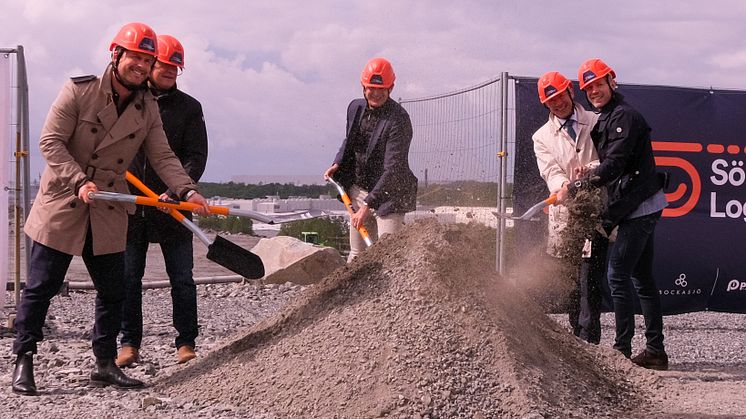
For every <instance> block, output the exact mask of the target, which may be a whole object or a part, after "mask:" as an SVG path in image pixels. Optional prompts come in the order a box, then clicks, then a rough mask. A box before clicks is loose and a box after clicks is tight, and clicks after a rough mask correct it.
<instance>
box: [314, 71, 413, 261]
mask: <svg viewBox="0 0 746 419" xmlns="http://www.w3.org/2000/svg"><path fill="white" fill-rule="evenodd" d="M395 78H396V76H395V74H394V69H393V67H392V66H391V63H390V62H388V60H386V59H384V58H373V59H371V60H370V61H368V63H367V64H366V65H365V68H364V69H363V73H362V76H361V84H362V86H363V96H364V98H363V99H355V100H353V101H352V102H351V103H350V105H349V106H348V107H347V130H346V137H345V139H344V141H343V142H342V146H341V147H340V148H339V152H338V153H337V156H336V158H335V159H334V163H333V164H332V165H331V167H329V169H327V170H326V172H324V178H325V179H328V178H330V177H333V178H334V179H335V180H337V181H338V182H339V183H340V184H341V185H342V186H343V187H344V188H345V189H346V190H347V191H348V194H349V195H350V199H351V200H352V202H353V203H354V204H356V205H357V207H358V209H357V210H356V211H355V213H354V214H353V215H352V216H351V217H350V225H351V226H352V228H350V255H349V257H348V261H351V260H352V259H353V258H355V257H356V256H357V255H358V254H359V253H360V252H361V251H362V250H363V249H364V248H365V243H364V241H363V239H362V237H361V236H360V234H359V233H358V231H357V229H358V228H359V227H360V226H363V225H364V226H365V227H366V228H367V229H368V231H369V233H370V234H371V236H372V239H374V240H375V239H376V238H377V236H383V235H384V234H391V233H395V232H397V231H399V230H401V229H402V228H403V226H404V214H405V213H407V212H409V211H413V210H414V209H415V207H416V201H417V178H416V177H415V175H414V173H412V170H411V169H410V168H409V145H410V143H411V142H412V123H411V121H410V119H409V115H408V114H407V111H406V110H404V108H403V107H401V105H399V104H398V103H397V102H396V101H394V100H393V99H391V91H392V90H393V88H394V80H395ZM370 215H373V217H370ZM370 221H375V222H370Z"/></svg>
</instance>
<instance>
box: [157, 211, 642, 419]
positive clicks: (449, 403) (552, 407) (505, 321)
mask: <svg viewBox="0 0 746 419" xmlns="http://www.w3.org/2000/svg"><path fill="white" fill-rule="evenodd" d="M494 254H495V253H494V230H490V229H487V228H484V227H479V226H476V225H451V226H444V225H439V224H438V223H437V222H435V221H434V220H427V221H423V222H417V223H414V224H413V225H410V226H408V227H407V229H405V231H403V232H401V233H400V234H397V235H395V236H392V237H389V238H388V239H386V240H383V241H381V242H380V243H377V244H376V245H375V246H373V247H372V248H370V249H369V250H368V251H366V252H364V253H363V254H362V255H361V256H360V257H358V258H357V259H356V260H355V261H354V262H353V263H351V264H349V265H347V266H345V267H343V268H340V269H339V270H337V271H335V272H334V273H333V274H332V275H330V276H328V277H327V278H325V279H324V280H323V281H322V282H320V283H319V284H317V285H315V286H314V287H312V288H310V289H308V290H307V291H306V292H305V293H304V294H303V295H302V296H301V297H299V298H298V301H296V302H294V303H293V304H292V305H290V306H289V307H288V308H286V309H285V310H283V311H282V312H281V313H279V314H278V315H277V316H275V317H273V318H271V319H269V320H266V321H264V322H262V323H260V324H258V325H256V326H255V327H253V328H252V329H250V330H249V331H247V333H246V334H245V335H244V336H242V337H240V338H239V339H237V340H235V341H234V342H232V343H230V344H229V345H227V346H225V347H224V348H222V349H220V350H218V351H216V352H214V353H213V354H211V355H210V356H208V357H205V358H204V359H201V360H200V361H199V362H197V363H195V365H193V366H191V367H188V368H185V369H183V370H181V371H179V372H177V373H175V374H174V375H172V376H170V377H167V378H165V379H164V380H162V381H161V382H159V383H158V384H157V389H158V390H159V391H160V392H163V393H166V394H169V395H171V396H173V397H179V398H186V399H188V400H193V401H194V402H195V403H198V404H226V405H234V406H241V407H243V408H249V409H252V411H256V412H257V413H259V414H270V415H277V416H278V417H329V418H331V417H340V418H342V417H389V416H393V417H429V418H455V417H468V418H480V417H481V418H486V417H490V418H491V417H521V416H524V415H526V414H531V413H532V412H534V413H536V414H539V415H543V416H544V417H622V416H625V414H627V413H628V411H627V410H626V409H629V408H631V407H632V406H635V407H640V406H641V405H645V403H646V402H645V400H644V399H643V398H642V397H641V396H640V395H639V394H638V393H637V392H636V391H635V390H633V389H634V388H637V389H638V390H639V389H642V388H647V385H648V384H650V383H652V382H653V381H654V379H655V378H654V376H653V375H652V374H650V373H649V372H648V371H645V370H641V369H638V368H636V367H634V366H633V365H632V364H631V363H630V362H629V361H627V360H626V359H624V358H623V357H622V356H621V355H619V354H617V353H616V352H615V351H613V350H611V349H608V348H598V347H595V346H591V345H587V344H585V343H583V342H582V341H580V340H579V339H577V338H575V337H573V336H571V335H570V334H569V333H567V331H566V330H564V329H563V328H562V327H560V326H559V325H558V324H557V323H555V322H554V321H552V320H551V319H549V318H548V317H547V316H545V315H544V313H543V311H542V310H541V308H540V307H539V306H537V305H536V304H535V303H534V302H532V301H531V300H530V299H529V298H527V297H526V296H525V295H524V294H522V293H521V292H520V291H517V290H516V289H515V288H513V287H512V286H511V285H510V284H509V283H507V281H503V280H502V279H501V278H500V277H499V276H497V275H496V274H495V273H494ZM534 416H536V415H534ZM537 417H540V416H537Z"/></svg>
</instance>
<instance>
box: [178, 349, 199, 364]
mask: <svg viewBox="0 0 746 419" xmlns="http://www.w3.org/2000/svg"><path fill="white" fill-rule="evenodd" d="M177 356H178V362H179V364H183V363H185V362H188V361H190V360H192V359H194V358H196V357H197V354H195V353H194V348H192V347H191V346H189V345H183V346H179V350H178V355H177Z"/></svg>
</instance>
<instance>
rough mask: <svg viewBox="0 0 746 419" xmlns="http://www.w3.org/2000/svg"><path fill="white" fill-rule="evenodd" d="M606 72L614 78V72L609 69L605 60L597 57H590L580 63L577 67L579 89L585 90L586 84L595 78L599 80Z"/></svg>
mask: <svg viewBox="0 0 746 419" xmlns="http://www.w3.org/2000/svg"><path fill="white" fill-rule="evenodd" d="M607 74H611V78H612V79H615V78H616V73H615V72H614V70H612V69H611V67H609V66H608V65H606V63H605V62H603V61H601V60H600V59H599V58H591V59H590V60H588V61H586V62H584V63H583V64H581V65H580V68H579V69H578V81H579V82H580V90H585V88H586V86H588V85H589V84H591V83H593V82H594V81H596V80H600V79H602V78H604V77H606V75H607Z"/></svg>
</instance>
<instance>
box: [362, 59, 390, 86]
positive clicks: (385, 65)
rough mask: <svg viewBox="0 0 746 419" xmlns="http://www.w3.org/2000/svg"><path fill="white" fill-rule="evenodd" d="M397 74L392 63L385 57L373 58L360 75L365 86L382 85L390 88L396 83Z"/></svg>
mask: <svg viewBox="0 0 746 419" xmlns="http://www.w3.org/2000/svg"><path fill="white" fill-rule="evenodd" d="M394 80H396V75H395V74H394V68H393V67H392V66H391V63H390V62H389V61H388V60H387V59H385V58H371V60H370V61H368V63H367V64H365V68H363V74H362V75H361V76H360V83H362V85H363V87H380V88H384V89H388V88H390V87H391V86H393V85H394Z"/></svg>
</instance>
